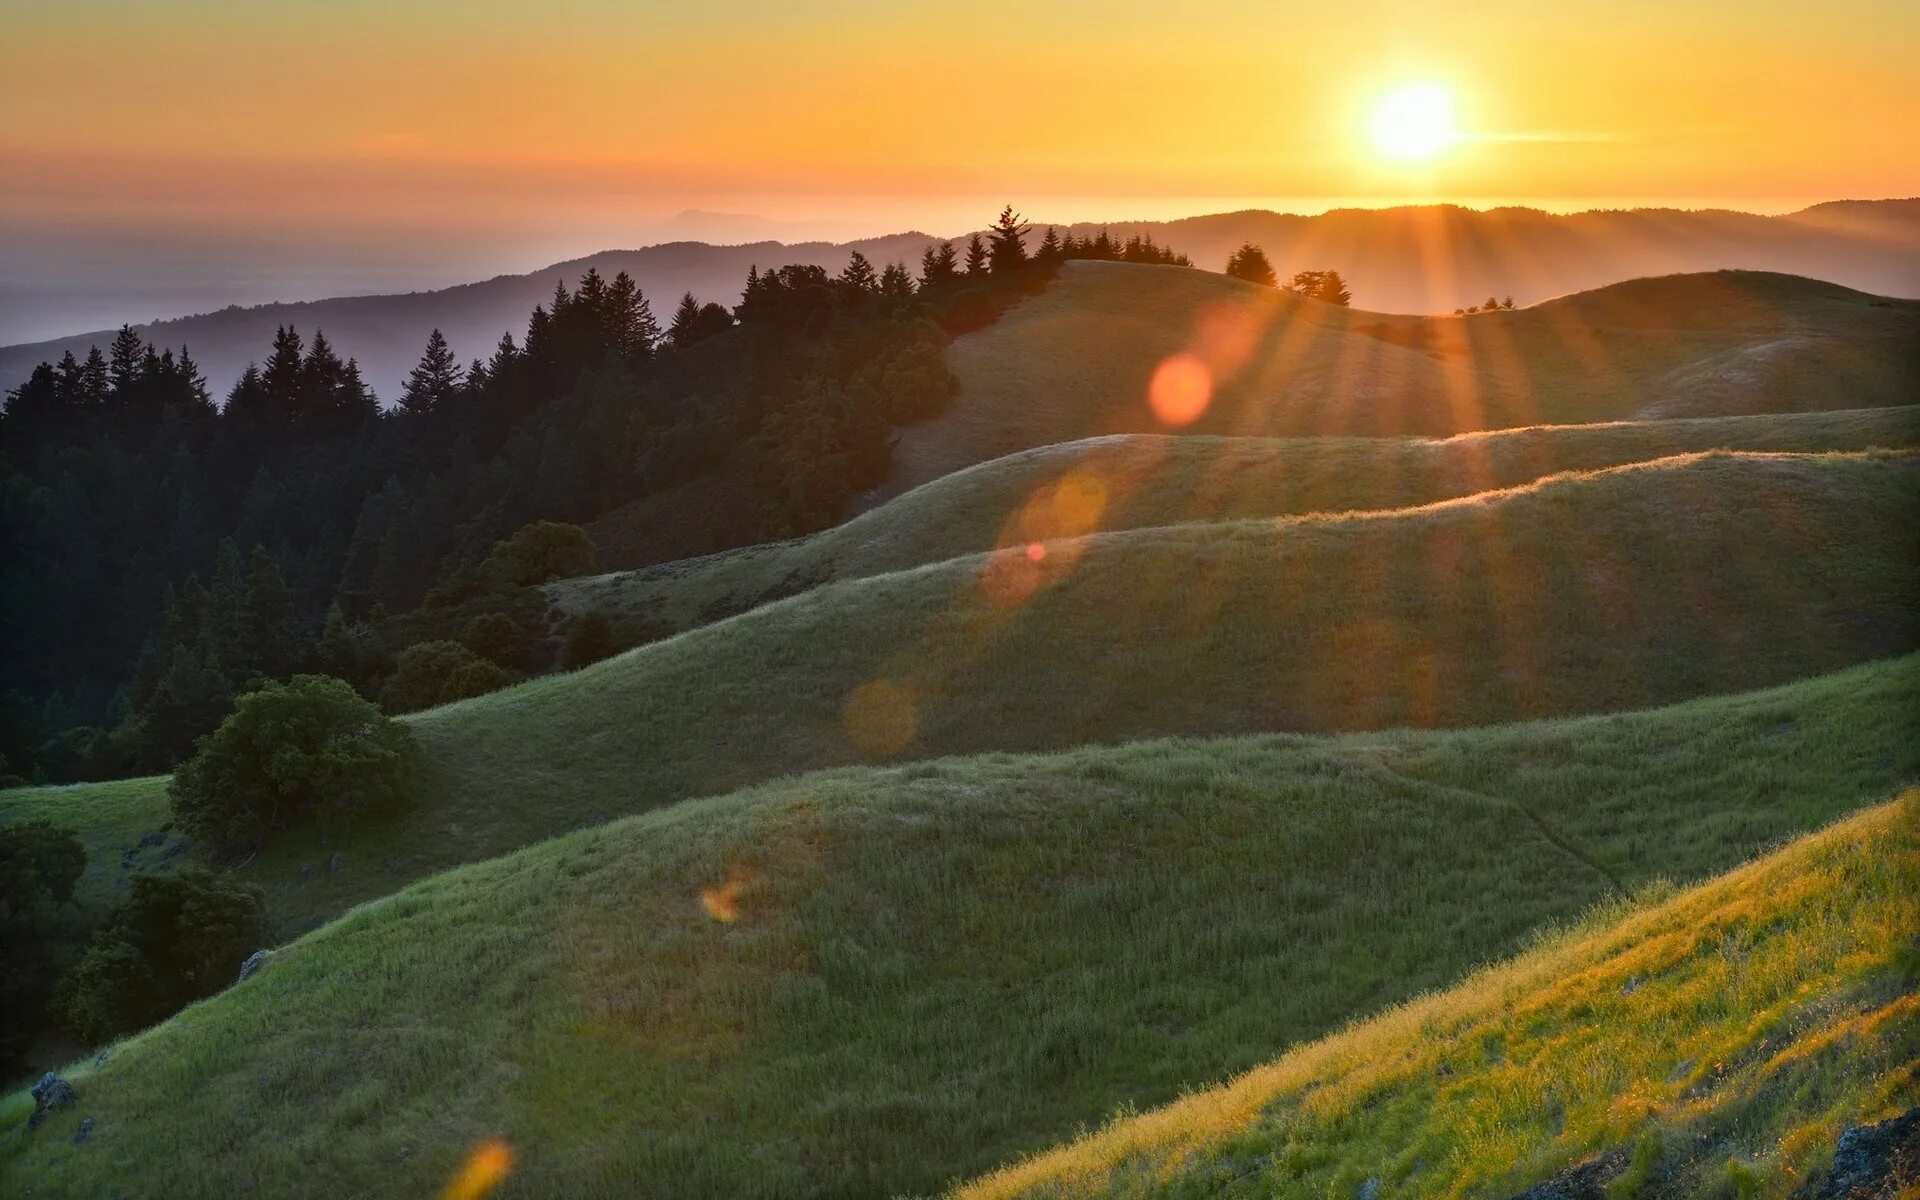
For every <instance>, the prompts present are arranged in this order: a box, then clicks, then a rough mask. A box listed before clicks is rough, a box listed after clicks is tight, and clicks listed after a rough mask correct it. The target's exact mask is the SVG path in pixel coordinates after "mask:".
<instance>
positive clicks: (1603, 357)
mask: <svg viewBox="0 0 1920 1200" xmlns="http://www.w3.org/2000/svg"><path fill="white" fill-rule="evenodd" d="M1917 329H1920V301H1912V300H1888V299H1883V298H1881V297H1877V296H1870V295H1867V294H1865V293H1861V292H1853V291H1849V290H1847V289H1845V288H1841V287H1838V286H1835V285H1833V284H1827V283H1820V282H1817V281H1814V280H1810V279H1802V278H1797V277H1793V276H1785V275H1772V274H1767V273H1764V272H1753V271H1721V272H1715V273H1711V274H1705V275H1677V276H1668V277H1664V278H1657V279H1640V280H1635V281H1632V282H1630V283H1624V284H1618V285H1614V286H1611V287H1604V288H1600V289H1597V290H1595V291H1592V292H1586V293H1581V294H1580V295H1577V296H1571V297H1567V298H1565V299H1563V300H1559V301H1553V302H1548V303H1545V304H1541V305H1538V306H1535V307H1533V308H1527V309H1520V310H1516V311H1512V312H1500V313H1490V314H1481V315H1476V316H1473V317H1471V318H1452V317H1442V318H1428V317H1402V316H1387V315H1383V314H1379V313H1369V312H1362V311H1355V310H1349V309H1341V308H1333V307H1330V306H1327V305H1324V304H1320V303H1318V302H1314V301H1308V300H1302V299H1300V298H1298V297H1295V296H1292V295H1290V294H1288V293H1284V292H1279V291H1275V290H1274V289H1271V288H1261V287H1256V286H1254V285H1252V284H1246V283H1241V282H1239V281H1237V280H1233V279H1229V278H1227V277H1225V276H1221V275H1214V274H1210V273H1207V272H1200V271H1192V270H1186V269H1182V268H1178V267H1154V266H1141V265H1130V264H1123V263H1097V262H1074V263H1068V264H1066V266H1065V267H1064V268H1063V269H1062V270H1061V272H1060V274H1059V276H1058V277H1057V278H1056V279H1055V281H1054V282H1053V283H1052V284H1051V285H1050V286H1049V287H1048V289H1047V291H1046V292H1045V293H1044V294H1042V295H1040V296H1038V297H1036V298H1034V299H1032V300H1030V301H1028V302H1026V303H1024V304H1022V305H1020V306H1019V307H1017V308H1016V309H1014V310H1013V311H1011V312H1009V313H1007V314H1006V315H1005V316H1004V317H1003V318H1002V319H1001V320H1000V321H999V322H997V323H996V324H995V325H993V326H991V327H989V328H987V329H984V330H981V331H980V332H978V333H974V334H970V335H967V336H966V337H962V338H959V339H958V340H956V341H955V342H954V343H953V345H952V346H951V347H950V348H949V351H948V358H949V362H950V363H951V365H952V366H953V369H954V371H955V372H956V373H957V374H958V375H959V376H960V380H961V391H960V396H959V398H958V400H957V401H956V402H955V404H954V407H953V409H952V410H951V411H950V412H948V413H947V414H945V415H943V416H941V417H939V418H936V419H935V420H933V421H930V422H927V423H926V424H924V425H921V426H918V427H915V428H912V429H909V430H906V431H904V432H903V434H902V437H901V441H900V445H899V448H898V450H897V452H896V454H895V467H894V471H893V474H892V476H891V479H890V481H889V483H888V485H887V486H886V488H885V489H884V491H885V492H886V494H897V493H899V492H902V491H906V490H907V489H909V488H911V487H914V486H917V485H918V484H921V483H925V482H928V481H929V480H932V479H937V478H939V477H940V476H942V475H946V474H949V473H951V472H953V471H956V470H958V469H960V468H962V467H965V466H969V465H971V464H973V463H977V462H985V461H987V460H989V459H993V458H997V457H1000V456H1001V455H1004V454H1008V453H1011V452H1013V451H1016V450H1022V449H1027V448H1030V447H1034V446H1042V445H1049V444H1052V443H1056V442H1066V441H1073V440H1076V439H1079V438H1085V437H1092V436H1100V435H1105V434H1114V433H1159V432H1166V431H1168V426H1167V425H1166V424H1164V423H1163V422H1161V421H1160V420H1158V419H1157V418H1156V416H1155V413H1154V411H1153V409H1152V408H1151V406H1150V405H1149V403H1148V384H1149V381H1150V379H1151V378H1152V376H1153V373H1154V371H1155V369H1156V368H1158V367H1159V365H1160V364H1161V363H1162V362H1164V361H1166V360H1167V359H1168V358H1170V357H1172V356H1174V355H1177V354H1183V353H1190V354H1195V355H1198V356H1199V357H1200V358H1201V359H1202V360H1203V361H1204V362H1205V363H1206V364H1207V365H1208V367H1209V369H1210V371H1211V373H1212V375H1213V378H1214V380H1215V388H1214V392H1213V396H1212V401H1211V404H1210V405H1209V406H1208V407H1207V409H1206V410H1205V412H1204V413H1203V414H1202V415H1201V416H1200V417H1199V418H1198V419H1197V420H1195V421H1193V422H1192V424H1190V425H1188V426H1186V427H1185V429H1184V432H1189V433H1212V434H1226V435H1235V436H1258V437H1270V436H1301V435H1352V434H1366V435H1390V434H1427V435H1437V434H1447V433H1456V432H1463V431H1469V430H1479V429H1497V428H1504V427H1509V426H1524V425H1539V424H1574V423H1581V422H1591V421H1615V420H1625V419H1631V418H1634V417H1636V416H1649V417H1653V416H1659V417H1666V416H1711V415H1724V414H1730V413H1752V412H1773V411H1803V410H1815V409H1839V408H1863V407H1877V406H1881V405H1901V404H1910V403H1912V402H1913V398H1914V397H1915V396H1916V395H1920V333H1917V332H1916V330H1917Z"/></svg>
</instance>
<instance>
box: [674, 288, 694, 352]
mask: <svg viewBox="0 0 1920 1200" xmlns="http://www.w3.org/2000/svg"><path fill="white" fill-rule="evenodd" d="M699 321H700V302H699V301H698V300H695V299H694V298H693V293H692V292H688V293H687V294H686V295H684V296H682V297H680V303H679V304H678V305H677V306H676V307H675V308H674V310H673V324H671V325H669V326H668V327H667V341H668V342H670V343H671V344H672V345H673V348H674V349H675V350H685V349H686V348H687V347H688V346H691V345H693V331H694V327H695V326H696V325H697V324H698V323H699Z"/></svg>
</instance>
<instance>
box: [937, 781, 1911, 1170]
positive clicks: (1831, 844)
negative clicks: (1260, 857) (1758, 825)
mask: <svg viewBox="0 0 1920 1200" xmlns="http://www.w3.org/2000/svg"><path fill="white" fill-rule="evenodd" d="M1916 892H1920V793H1912V794H1910V795H1909V796H1908V797H1907V800H1906V802H1905V803H1904V804H1899V803H1896V804H1890V805H1885V806H1882V807H1880V808H1877V809H1874V810H1871V811H1869V812H1867V813H1863V814H1861V815H1860V816H1857V817H1854V818H1852V819H1850V820H1848V821H1845V822H1843V823H1841V824H1839V825H1838V826H1836V827H1834V828H1832V829H1829V830H1826V831H1824V832H1822V833H1819V834H1815V835H1812V836H1809V837H1806V838H1804V839H1802V840H1800V841H1798V842H1796V843H1794V844H1792V845H1790V846H1788V847H1786V848H1785V849H1783V850H1780V851H1778V852H1777V853H1774V854H1772V855H1770V856H1768V857H1767V858H1766V859H1764V860H1762V861H1760V862H1757V863H1755V864H1753V865H1751V866H1748V867H1745V868H1743V869H1741V870H1738V871H1735V872H1733V873H1731V874H1729V875H1727V876H1725V877H1722V878H1720V879H1717V880H1715V881H1713V882H1712V883H1710V884H1707V885H1705V886H1702V887H1699V888H1696V889H1694V890H1693V891H1690V892H1686V893H1682V894H1680V895H1678V896H1676V897H1674V898H1673V899H1671V900H1668V901H1667V902H1665V903H1662V904H1660V905H1658V906H1655V907H1650V908H1645V909H1643V910H1641V911H1638V912H1634V913H1632V914H1631V915H1629V916H1627V917H1625V918H1624V919H1620V920H1618V921H1608V922H1606V923H1597V922H1590V923H1589V924H1588V926H1587V927H1586V928H1584V929H1582V930H1578V931H1575V932H1574V933H1572V934H1571V935H1569V936H1566V937H1564V938H1561V939H1558V940H1556V941H1554V942H1553V943H1551V944H1549V945H1547V946H1544V947H1542V948H1540V949H1538V950H1535V951H1533V952H1531V953H1529V954H1526V955H1524V956H1523V957H1521V958H1519V959H1517V960H1516V961H1514V962H1511V963H1508V964H1504V965H1502V966H1499V967H1495V968H1492V969H1489V970H1487V971H1484V972H1482V973H1480V974H1478V975H1476V976H1474V977H1473V978H1472V979H1470V980H1468V981H1467V982H1466V983H1464V984H1462V985H1461V986H1460V987H1458V988H1455V989H1453V990H1452V991H1449V992H1445V993H1443V994H1440V995H1436V996H1432V997H1429V998H1426V999H1423V1000H1419V1001H1416V1002H1414V1003H1411V1004H1408V1005H1406V1006H1404V1007H1401V1008H1399V1009H1396V1010H1394V1011H1392V1012H1389V1013H1387V1014H1385V1015H1383V1016H1381V1017H1378V1018H1376V1019H1374V1020H1371V1021H1368V1022H1366V1023H1364V1024H1361V1025H1359V1026H1356V1027H1355V1028H1353V1029H1351V1030H1348V1031H1346V1032H1343V1033H1341V1034H1339V1035H1337V1036H1335V1037H1332V1038H1328V1039H1326V1040H1324V1041H1321V1042H1318V1043H1315V1044H1313V1045H1310V1046H1305V1047H1302V1048H1300V1049H1298V1050H1295V1051H1293V1052H1291V1053H1289V1054H1287V1055H1286V1056H1285V1057H1283V1058H1280V1059H1279V1060H1277V1061H1275V1062H1273V1063H1271V1064H1269V1065H1267V1066H1263V1067H1261V1068H1258V1069H1256V1070H1254V1071H1252V1072H1250V1073H1248V1074H1247V1075H1245V1076H1242V1077H1241V1078H1239V1079H1237V1080H1234V1081H1233V1082H1232V1083H1229V1084H1227V1085H1225V1086H1223V1087H1220V1088H1217V1089H1214V1090H1212V1091H1207V1092H1202V1093H1200V1094H1198V1095H1195V1096H1191V1097H1188V1098H1186V1099H1183V1100H1181V1101H1178V1102H1177V1103H1175V1104H1173V1105H1171V1106H1169V1107H1167V1108H1165V1109H1162V1110H1159V1111H1156V1112H1152V1113H1148V1114H1145V1115H1143V1116H1140V1117H1137V1118H1134V1119H1131V1120H1124V1121H1120V1122H1117V1123H1115V1124H1114V1125H1112V1126H1111V1127H1109V1128H1108V1129H1105V1130H1103V1131H1101V1132H1099V1133H1097V1134H1094V1135H1093V1136H1091V1137H1088V1138H1085V1139H1084V1140H1082V1141H1080V1142H1078V1143H1076V1144H1074V1145H1071V1146H1068V1147H1066V1148H1064V1149H1062V1150H1060V1151H1058V1152H1057V1153H1054V1154H1050V1155H1046V1156H1044V1157H1041V1158H1039V1159H1036V1160H1034V1161H1031V1162H1028V1163H1024V1164H1021V1165H1019V1166H1016V1167H1013V1168H1010V1169H1007V1170H1004V1171H1001V1172H999V1173H997V1174H995V1175H993V1176H990V1177H988V1178H987V1179H985V1180H982V1181H981V1182H979V1183H976V1184H974V1185H972V1186H968V1187H964V1188H961V1189H958V1191H957V1192H956V1193H955V1196H956V1197H964V1198H965V1200H1013V1198H1014V1197H1046V1198H1047V1200H1068V1198H1070V1197H1096V1196H1097V1197H1149V1196H1195V1195H1206V1196H1213V1197H1221V1198H1222V1200H1229V1198H1232V1197H1256V1196H1257V1197H1268V1196H1274V1195H1282V1194H1284V1195H1301V1196H1306V1195H1328V1196H1350V1195H1369V1196H1378V1197H1381V1198H1382V1200H1390V1198H1392V1197H1399V1196H1408V1197H1411V1196H1435V1195H1446V1196H1460V1197H1503V1196H1509V1195H1513V1194H1515V1193H1518V1192H1519V1191H1521V1190H1523V1189H1525V1188H1527V1187H1528V1186H1530V1185H1532V1184H1535V1183H1537V1182H1539V1181H1541V1180H1544V1179H1547V1178H1550V1177H1552V1176H1554V1175H1555V1174H1556V1173H1558V1172H1560V1171H1563V1170H1565V1169H1567V1168H1569V1167H1570V1166H1572V1165H1573V1164H1575V1163H1577V1162H1581V1161H1590V1160H1591V1159H1592V1157H1593V1156H1601V1161H1602V1162H1603V1163H1604V1164H1606V1165H1605V1168H1604V1173H1603V1182H1611V1183H1612V1184H1613V1186H1614V1188H1615V1190H1614V1191H1613V1192H1612V1193H1611V1194H1613V1195H1619V1196H1637V1197H1656V1196H1659V1197H1665V1196H1673V1197H1679V1196H1779V1197H1785V1196H1788V1195H1790V1194H1792V1195H1798V1194H1801V1193H1800V1192H1799V1191H1798V1190H1797V1189H1798V1188H1800V1186H1801V1185H1802V1184H1803V1183H1804V1182H1806V1181H1809V1180H1818V1179H1819V1178H1821V1177H1822V1176H1823V1175H1824V1174H1825V1172H1826V1170H1827V1168H1828V1166H1829V1165H1830V1164H1831V1162H1832V1159H1833V1152H1834V1145H1835V1142H1836V1140H1837V1139H1838V1136H1839V1134H1840V1133H1841V1131H1842V1130H1843V1129H1844V1128H1846V1127H1848V1126H1851V1125H1855V1124H1865V1123H1870V1122H1876V1121H1879V1120H1883V1119H1885V1118H1887V1117H1890V1116H1895V1115H1898V1114H1899V1113H1900V1112H1901V1111H1903V1110H1905V1109H1907V1108H1909V1107H1912V1106H1913V1105H1915V1104H1916V1103H1920V1074H1916V1071H1915V1060H1914V1056H1913V1055H1914V1047H1915V1045H1916V1044H1917V1043H1920V950H1916V947H1917V946H1920V908H1916V907H1915V905H1914V904H1913V897H1914V895H1915V894H1916ZM1902 1194H1905V1193H1902Z"/></svg>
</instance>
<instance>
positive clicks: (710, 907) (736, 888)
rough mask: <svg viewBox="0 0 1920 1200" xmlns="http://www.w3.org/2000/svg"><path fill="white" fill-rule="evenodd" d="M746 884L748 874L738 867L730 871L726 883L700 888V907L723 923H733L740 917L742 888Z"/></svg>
mask: <svg viewBox="0 0 1920 1200" xmlns="http://www.w3.org/2000/svg"><path fill="white" fill-rule="evenodd" d="M746 885H747V880H746V876H745V875H744V874H742V873H741V872H740V871H739V870H738V869H737V868H736V869H735V870H732V871H729V872H727V881H726V882H725V883H722V884H719V885H718V886H715V887H703V888H701V889H700V907H701V908H704V909H706V910H707V915H708V916H710V917H712V918H713V919H714V920H716V921H718V922H720V923H721V924H722V925H731V924H733V923H734V922H735V921H738V920H739V919H740V889H742V888H744V887H745V886H746Z"/></svg>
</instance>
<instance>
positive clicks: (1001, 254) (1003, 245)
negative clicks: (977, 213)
mask: <svg viewBox="0 0 1920 1200" xmlns="http://www.w3.org/2000/svg"><path fill="white" fill-rule="evenodd" d="M1027 228H1028V227H1027V226H1026V225H1025V224H1023V223H1021V220H1020V214H1019V213H1017V212H1014V211H1013V205H1011V204H1009V205H1007V206H1006V207H1005V208H1003V209H1001V210H1000V217H999V219H998V220H996V221H995V222H994V223H993V234H992V242H993V250H992V254H991V256H990V257H991V259H992V263H993V271H994V274H996V275H998V274H1001V273H1004V272H1007V271H1015V270H1018V269H1019V268H1021V267H1023V266H1025V265H1026V263H1027V241H1026V234H1027Z"/></svg>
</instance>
